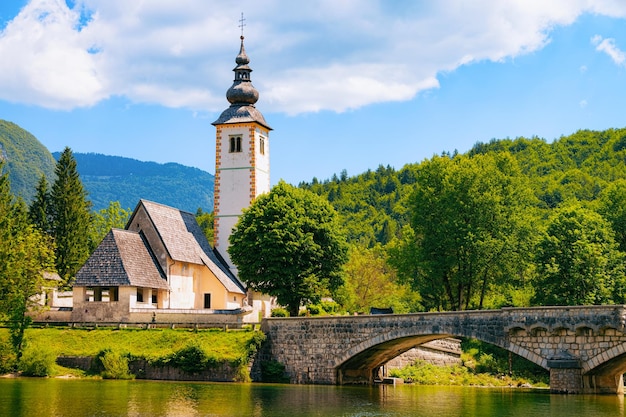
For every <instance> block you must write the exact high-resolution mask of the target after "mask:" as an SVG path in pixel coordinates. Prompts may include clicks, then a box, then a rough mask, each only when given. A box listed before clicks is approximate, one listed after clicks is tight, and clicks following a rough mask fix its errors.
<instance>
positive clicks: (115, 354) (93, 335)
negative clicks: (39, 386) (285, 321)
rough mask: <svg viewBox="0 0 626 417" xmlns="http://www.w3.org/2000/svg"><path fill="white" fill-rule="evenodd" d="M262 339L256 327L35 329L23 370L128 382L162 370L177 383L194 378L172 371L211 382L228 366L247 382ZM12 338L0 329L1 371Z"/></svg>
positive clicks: (28, 337) (6, 365)
mask: <svg viewBox="0 0 626 417" xmlns="http://www.w3.org/2000/svg"><path fill="white" fill-rule="evenodd" d="M264 338H265V336H264V335H263V333H262V332H260V331H258V330H255V329H253V328H252V327H249V328H245V329H242V330H226V331H225V330H189V329H101V328H98V329H91V330H82V329H69V328H44V329H34V328H31V329H27V331H26V335H25V340H26V347H25V349H24V354H23V357H22V360H21V365H20V370H21V371H22V374H24V375H27V376H29V375H32V376H59V375H68V374H69V375H73V376H78V377H89V376H94V375H100V376H102V377H105V378H116V379H127V378H132V377H134V376H139V377H142V376H144V375H145V374H146V372H147V370H148V369H150V370H152V369H155V368H160V369H162V370H163V372H164V373H165V374H168V375H173V376H175V377H179V379H187V380H190V379H192V378H184V377H183V376H182V375H181V374H178V373H176V372H174V371H173V370H180V371H182V372H183V373H187V374H192V375H195V377H196V379H198V380H211V379H206V378H211V377H210V376H208V377H205V378H203V377H202V375H203V374H206V373H210V372H211V371H215V370H218V369H222V370H224V369H226V368H228V369H230V370H231V371H230V374H231V375H232V376H233V377H232V380H237V381H247V380H249V379H250V375H249V364H250V361H251V358H252V356H253V355H254V353H255V352H256V351H257V349H258V348H259V346H260V344H261V343H262V341H263V340H264ZM8 340H9V335H8V330H7V329H0V364H2V366H3V367H4V368H5V369H0V373H6V372H8V371H10V370H11V365H12V364H13V363H14V361H15V358H14V357H13V354H12V352H11V349H10V346H9V344H8ZM68 359H69V360H68ZM61 365H72V367H68V366H61ZM133 367H134V369H131V368H133ZM133 371H134V373H133ZM149 375H155V373H150V374H149ZM219 375H221V376H220V377H219V378H218V379H217V380H224V379H225V377H224V376H223V375H224V372H220V373H219ZM166 379H167V378H166ZM170 379H172V378H170Z"/></svg>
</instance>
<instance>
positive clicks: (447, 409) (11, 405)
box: [0, 379, 624, 417]
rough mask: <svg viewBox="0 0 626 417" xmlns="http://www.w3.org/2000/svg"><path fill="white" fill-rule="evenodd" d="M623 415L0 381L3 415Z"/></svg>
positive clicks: (414, 392) (429, 390)
mask: <svg viewBox="0 0 626 417" xmlns="http://www.w3.org/2000/svg"><path fill="white" fill-rule="evenodd" d="M609 415H610V416H618V415H624V397H618V396H610V395H609V396H561V395H550V394H549V393H548V392H547V391H533V390H517V389H485V388H467V387H423V386H396V387H393V386H375V387H335V386H311V385H309V386H294V385H271V384H267V385H263V384H218V383H215V384H212V383H178V382H152V381H101V380H59V379H0V416H24V417H25V416H29V417H30V416H36V417H53V416H54V417H85V416H125V417H144V416H151V417H161V416H163V417H183V416H184V417H200V416H229V417H237V416H257V417H265V416H272V417H281V416H289V417H302V416H355V417H356V416H385V417H388V416H418V417H421V416H424V417H425V416H428V417H433V416H436V417H459V416H486V417H491V416H497V417H503V416H506V417H516V416H524V417H533V416H537V417H547V416H555V417H559V416H567V417H599V416H609Z"/></svg>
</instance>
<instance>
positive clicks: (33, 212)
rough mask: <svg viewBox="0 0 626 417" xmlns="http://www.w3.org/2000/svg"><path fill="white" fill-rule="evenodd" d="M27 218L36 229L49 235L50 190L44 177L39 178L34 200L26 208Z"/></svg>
mask: <svg viewBox="0 0 626 417" xmlns="http://www.w3.org/2000/svg"><path fill="white" fill-rule="evenodd" d="M28 217H29V219H30V221H31V223H33V224H34V225H35V226H36V227H38V228H39V230H41V231H42V232H44V233H47V234H50V231H51V230H50V228H51V218H50V190H49V186H48V180H46V176H45V175H42V176H41V178H39V183H37V189H36V194H35V198H34V199H33V202H32V203H31V205H30V207H29V208H28Z"/></svg>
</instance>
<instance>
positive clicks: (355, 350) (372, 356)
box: [262, 306, 626, 384]
mask: <svg viewBox="0 0 626 417" xmlns="http://www.w3.org/2000/svg"><path fill="white" fill-rule="evenodd" d="M625 329H626V308H625V306H573V307H537V308H504V309H501V310H491V311H461V312H444V313H419V314H405V315H370V316H344V317H305V318H302V317H300V318H271V319H267V320H264V322H263V325H262V330H263V331H264V332H265V334H266V335H267V343H266V345H267V346H266V347H265V348H264V353H263V355H262V358H263V360H275V361H278V362H280V363H282V364H284V365H285V371H286V376H287V377H288V378H289V379H290V381H291V382H292V383H317V384H335V383H342V382H343V381H344V379H342V378H343V377H346V378H348V380H350V381H352V380H355V378H362V379H363V378H367V372H364V371H368V370H370V369H371V370H373V369H374V368H375V367H376V366H380V365H382V364H383V363H386V362H388V361H389V360H390V359H391V358H393V353H394V352H403V351H406V350H407V349H409V348H410V347H412V346H415V345H420V344H423V343H426V342H430V341H432V340H434V339H441V338H445V337H450V336H456V337H472V338H475V339H478V340H482V341H484V342H487V343H491V344H493V345H496V346H499V347H502V348H504V349H508V350H510V351H512V352H514V353H516V354H518V355H519V356H521V357H523V358H526V359H528V360H530V361H532V362H534V363H537V364H539V365H540V366H543V367H544V368H546V369H549V368H550V367H551V366H549V362H550V361H552V362H554V361H557V362H559V363H560V364H564V363H566V364H569V363H571V364H572V366H570V368H571V369H578V372H579V373H581V372H582V374H584V373H586V372H588V371H593V370H594V369H598V368H599V367H600V365H601V364H603V363H605V362H607V361H611V360H613V359H615V360H616V361H618V362H619V361H621V359H619V358H622V357H626V334H625V333H624V332H625ZM396 355H397V353H396ZM618 365H620V366H621V365H624V364H622V362H619V363H618ZM560 367H561V368H562V369H566V368H567V367H566V366H560ZM574 372H575V371H572V373H574ZM603 372H605V371H604V370H603ZM561 373H562V374H567V373H568V371H558V372H557V373H555V378H557V379H559V378H561V377H560V376H558V375H559V374H561ZM559 380H560V379H559ZM364 382H365V383H367V380H366V379H365V380H364ZM568 383H570V382H568Z"/></svg>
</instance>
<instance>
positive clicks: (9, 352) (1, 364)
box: [0, 338, 15, 374]
mask: <svg viewBox="0 0 626 417" xmlns="http://www.w3.org/2000/svg"><path fill="white" fill-rule="evenodd" d="M14 370H15V352H14V351H13V346H12V345H11V343H10V342H9V341H8V340H7V339H4V338H0V374H6V373H9V372H13V371H14Z"/></svg>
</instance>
